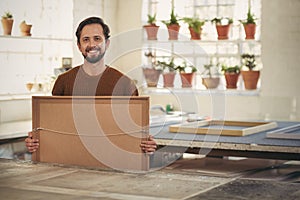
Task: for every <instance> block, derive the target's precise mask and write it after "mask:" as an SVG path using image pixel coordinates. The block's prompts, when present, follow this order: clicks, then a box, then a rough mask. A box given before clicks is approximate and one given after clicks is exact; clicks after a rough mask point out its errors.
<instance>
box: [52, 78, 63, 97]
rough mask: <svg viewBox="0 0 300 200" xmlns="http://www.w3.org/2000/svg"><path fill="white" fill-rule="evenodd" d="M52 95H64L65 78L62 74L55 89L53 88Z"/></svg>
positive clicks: (55, 84)
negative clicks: (63, 78)
mask: <svg viewBox="0 0 300 200" xmlns="http://www.w3.org/2000/svg"><path fill="white" fill-rule="evenodd" d="M52 95H53V96H63V95H64V87H63V80H62V78H61V76H58V77H57V79H56V81H55V83H54V86H53V89H52Z"/></svg>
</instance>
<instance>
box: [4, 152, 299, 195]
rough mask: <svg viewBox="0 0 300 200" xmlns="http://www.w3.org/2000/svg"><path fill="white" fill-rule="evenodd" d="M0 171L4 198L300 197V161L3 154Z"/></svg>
mask: <svg viewBox="0 0 300 200" xmlns="http://www.w3.org/2000/svg"><path fill="white" fill-rule="evenodd" d="M0 171H1V173H0V199H8V200H10V199H22V200H27V199H70V200H71V199H72V200H74V199H106V200H113V199H115V200H116V199H124V200H126V199H128V200H129V199H130V200H135V199H136V200H157V199H190V200H193V199H214V200H217V199H222V200H223V199H233V200H238V199H251V200H258V199H259V200H261V199H264V200H274V199H275V200H276V199H278V200H281V199H285V200H291V199H293V200H295V199H299V196H300V192H299V182H300V179H299V163H298V164H297V163H296V164H292V163H290V164H288V163H284V162H283V161H271V160H259V159H256V160H255V159H254V160H241V161H230V160H223V159H216V158H215V159H211V158H203V159H192V160H184V159H182V160H178V161H176V162H175V163H173V164H172V165H169V166H168V167H166V168H164V169H160V170H156V171H151V172H148V173H124V172H116V171H112V170H99V169H87V168H77V167H71V166H69V167H68V166H58V165H53V164H41V163H40V164H33V163H31V162H29V161H27V162H26V161H15V160H5V159H0ZM216 172H218V173H216ZM297 172H298V175H297Z"/></svg>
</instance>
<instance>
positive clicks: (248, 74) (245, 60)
mask: <svg viewBox="0 0 300 200" xmlns="http://www.w3.org/2000/svg"><path fill="white" fill-rule="evenodd" d="M241 58H242V69H243V70H242V71H241V74H242V77H243V80H244V84H245V89H247V90H255V89H256V88H257V82H258V79H259V76H260V71H258V70H254V69H255V67H256V61H255V55H253V54H242V55H241ZM245 68H247V71H246V70H244V69H245Z"/></svg>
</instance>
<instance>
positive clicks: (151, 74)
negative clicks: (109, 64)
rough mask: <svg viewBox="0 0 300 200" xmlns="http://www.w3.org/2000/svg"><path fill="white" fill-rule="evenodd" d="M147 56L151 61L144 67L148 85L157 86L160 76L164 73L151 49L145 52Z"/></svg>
mask: <svg viewBox="0 0 300 200" xmlns="http://www.w3.org/2000/svg"><path fill="white" fill-rule="evenodd" d="M145 56H146V57H147V58H148V60H149V63H150V66H147V67H143V74H144V77H145V79H146V82H147V86H148V87H157V83H158V80H159V77H160V75H161V73H162V68H161V67H160V66H159V65H156V64H155V56H154V54H153V53H152V52H151V51H150V52H148V53H145Z"/></svg>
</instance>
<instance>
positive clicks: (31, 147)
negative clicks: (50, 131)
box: [25, 132, 39, 153]
mask: <svg viewBox="0 0 300 200" xmlns="http://www.w3.org/2000/svg"><path fill="white" fill-rule="evenodd" d="M32 135H33V133H32V132H28V137H27V138H26V139H25V143H26V147H27V149H28V151H29V152H30V153H33V152H36V150H37V149H38V148H39V140H38V139H33V138H32Z"/></svg>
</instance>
